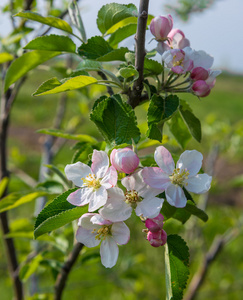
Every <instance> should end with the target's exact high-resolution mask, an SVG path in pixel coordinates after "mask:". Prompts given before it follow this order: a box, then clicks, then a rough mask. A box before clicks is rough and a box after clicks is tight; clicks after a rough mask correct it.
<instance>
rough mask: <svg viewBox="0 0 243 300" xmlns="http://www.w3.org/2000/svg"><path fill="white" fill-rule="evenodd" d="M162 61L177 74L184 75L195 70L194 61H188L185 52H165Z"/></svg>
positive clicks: (178, 50) (179, 50) (176, 50)
mask: <svg viewBox="0 0 243 300" xmlns="http://www.w3.org/2000/svg"><path fill="white" fill-rule="evenodd" d="M162 60H163V61H164V62H165V64H166V66H167V67H168V68H170V69H171V71H172V72H174V73H176V74H184V73H186V72H188V71H191V70H192V68H193V61H192V60H191V59H186V57H185V52H184V51H183V50H181V49H171V50H168V51H165V52H164V53H163V55H162Z"/></svg>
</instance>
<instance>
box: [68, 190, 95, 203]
mask: <svg viewBox="0 0 243 300" xmlns="http://www.w3.org/2000/svg"><path fill="white" fill-rule="evenodd" d="M91 194H92V189H90V188H81V189H78V190H77V191H75V192H73V193H71V194H70V195H69V196H68V197H67V201H68V202H70V203H71V204H73V205H76V206H83V205H86V204H88V203H89V200H90V196H91Z"/></svg>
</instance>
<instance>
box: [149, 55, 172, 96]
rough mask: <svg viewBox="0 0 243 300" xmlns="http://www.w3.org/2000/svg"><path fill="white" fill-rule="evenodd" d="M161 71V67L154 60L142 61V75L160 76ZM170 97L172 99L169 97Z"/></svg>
mask: <svg viewBox="0 0 243 300" xmlns="http://www.w3.org/2000/svg"><path fill="white" fill-rule="evenodd" d="M162 71H163V66H162V65H161V64H160V63H159V62H157V61H156V60H152V59H148V58H146V57H145V59H144V73H145V75H146V74H147V73H149V74H155V75H160V74H161V73H162ZM169 97H170V96H169ZM171 97H173V96H172V95H171ZM174 97H175V96H174Z"/></svg>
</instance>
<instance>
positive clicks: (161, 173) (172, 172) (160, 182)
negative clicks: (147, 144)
mask: <svg viewBox="0 0 243 300" xmlns="http://www.w3.org/2000/svg"><path fill="white" fill-rule="evenodd" d="M154 159H155V161H156V163H157V165H158V166H159V168H158V167H146V168H144V169H143V171H142V176H143V178H144V181H145V182H146V183H147V184H148V185H150V186H151V187H153V188H156V189H161V191H165V195H166V199H167V201H168V203H169V204H170V205H172V206H175V207H185V206H186V202H187V199H186V196H185V194H184V191H183V188H185V189H187V190H188V191H189V192H193V193H195V194H202V193H205V192H207V191H208V190H209V188H210V185H211V181H212V177H211V176H209V175H207V174H197V173H198V172H199V170H200V168H201V166H202V160H203V156H202V154H201V153H200V152H198V151H196V150H191V151H188V150H186V151H185V152H183V153H182V154H181V156H180V158H179V160H178V162H177V164H176V168H175V163H174V161H173V158H172V156H171V154H170V152H169V151H168V150H167V149H166V148H165V147H163V146H159V147H157V148H156V151H155V154H154Z"/></svg>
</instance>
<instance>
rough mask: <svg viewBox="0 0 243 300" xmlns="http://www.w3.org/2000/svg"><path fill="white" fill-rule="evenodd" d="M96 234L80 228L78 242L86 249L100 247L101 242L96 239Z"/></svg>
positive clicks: (77, 236) (77, 234)
mask: <svg viewBox="0 0 243 300" xmlns="http://www.w3.org/2000/svg"><path fill="white" fill-rule="evenodd" d="M95 236H96V234H95V233H92V232H91V231H90V230H88V229H85V228H83V227H79V228H78V230H77V233H76V240H77V241H78V242H79V243H82V244H84V245H85V246H86V247H89V248H92V247H96V246H98V245H99V243H100V241H99V240H98V239H96V238H95Z"/></svg>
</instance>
